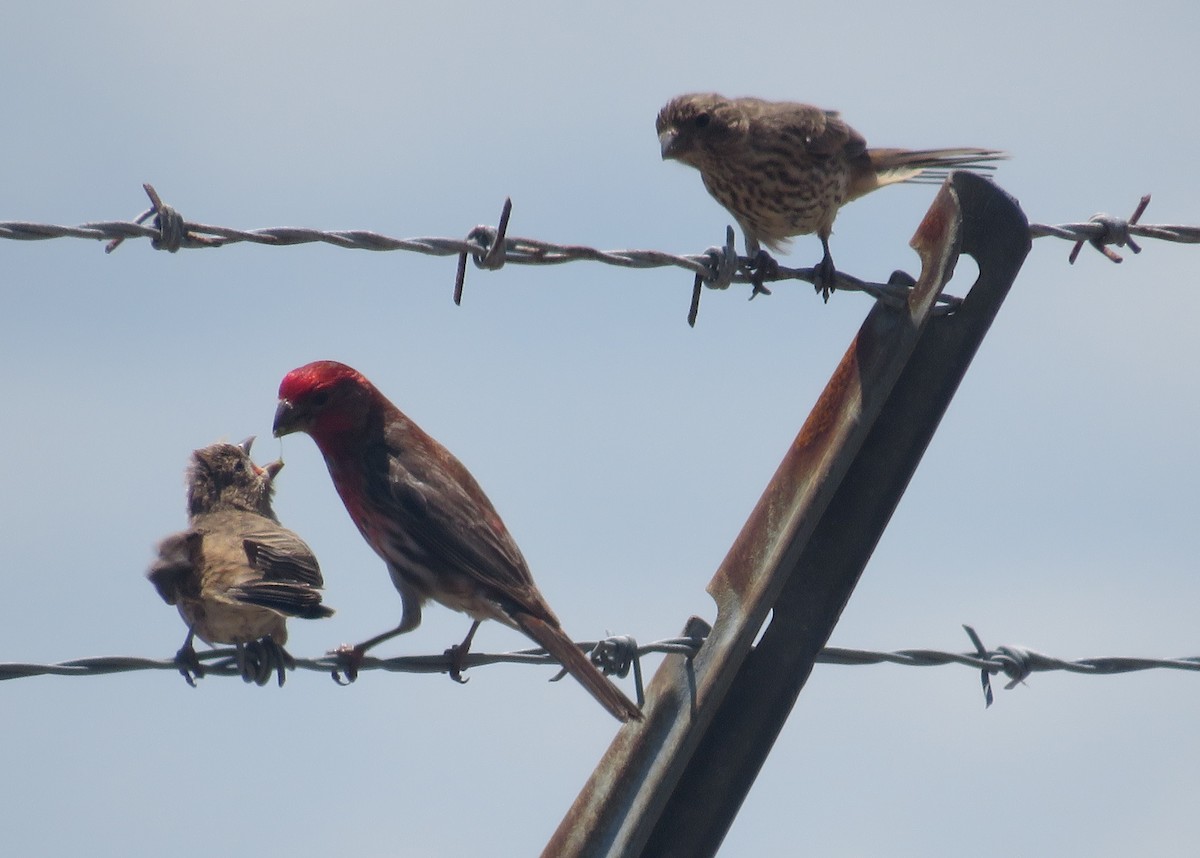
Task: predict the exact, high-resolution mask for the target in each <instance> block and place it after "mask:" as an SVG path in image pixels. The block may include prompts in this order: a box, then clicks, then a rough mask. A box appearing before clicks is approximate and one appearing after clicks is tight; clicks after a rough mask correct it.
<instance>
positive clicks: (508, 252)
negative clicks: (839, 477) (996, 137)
mask: <svg viewBox="0 0 1200 858" xmlns="http://www.w3.org/2000/svg"><path fill="white" fill-rule="evenodd" d="M143 188H144V189H145V191H146V194H147V196H148V197H149V198H150V203H151V205H150V208H149V209H148V210H146V211H144V212H142V213H141V214H140V215H139V216H138V217H137V218H135V219H134V220H133V221H100V222H94V223H85V224H81V225H79V226H73V227H71V226H56V225H53V224H44V223H29V222H25V221H4V222H0V238H6V239H10V240H15V241H43V240H47V239H52V238H86V239H92V240H97V241H108V244H107V246H106V247H105V252H108V253H111V252H112V251H113V250H115V249H116V248H117V247H119V246H120V245H121V244H122V243H123V242H124V241H126V240H127V239H131V238H148V239H150V242H151V246H152V247H154V248H155V249H157V250H167V251H169V252H171V253H174V252H176V251H178V250H180V249H195V248H202V247H207V248H214V247H224V246H225V245H227V244H237V243H240V242H250V243H253V244H265V245H272V246H277V247H282V246H292V245H297V244H312V243H323V244H330V245H333V246H334V247H342V248H347V249H356V250H373V251H408V252H412V253H422V254H426V255H429V256H457V257H458V268H457V271H456V275H455V281H454V301H455V303H460V302H461V301H462V295H463V281H464V279H465V276H466V262H467V258H468V257H470V258H471V259H472V260H473V261H474V263H475V265H476V267H478V268H482V269H485V270H493V271H494V270H496V269H499V268H501V267H503V266H504V265H506V264H513V265H561V264H563V263H567V262H580V261H589V262H599V263H602V264H604V265H613V266H617V267H620V268H639V269H647V268H664V267H672V266H673V267H676V268H681V269H683V270H685V271H688V272H690V273H692V274H693V275H694V282H693V291H692V303H691V307H690V308H689V313H688V321H689V323H690V324H695V320H696V313H697V311H698V307H699V296H700V290H701V286H707V287H708V288H711V289H726V288H728V287H729V286H730V285H731V284H735V283H736V284H755V283H757V284H758V285H757V286H756V290H755V292H753V293H752V295H751V297H753V295H754V294H757V293H758V292H762V291H765V290H763V289H762V288H761V284H762V282H764V281H765V282H777V281H784V280H801V281H805V282H807V283H813V282H814V281H815V279H816V272H815V269H813V268H787V267H784V266H779V267H778V269H777V270H774V271H772V272H771V273H770V274H768V275H767V276H765V277H764V276H763V274H762V272H759V273H758V274H757V275H756V274H755V272H754V269H753V265H752V263H753V260H751V259H749V258H746V257H740V256H738V255H737V253H736V252H735V251H734V246H733V230H732V228H728V229H727V231H726V241H725V244H724V245H723V246H721V247H710V248H708V249H707V250H705V251H704V252H703V253H699V254H682V255H681V254H673V253H667V252H665V251H661V250H598V249H596V248H594V247H588V246H585V245H579V244H558V243H555V242H549V241H541V240H539V239H533V238H520V237H512V236H509V235H508V234H507V233H508V221H509V217H510V215H511V212H512V200H511V199H509V200H506V201H505V203H504V208H503V211H502V213H501V216H500V220H499V224H498V226H496V227H492V226H488V225H480V226H476V227H474V228H473V229H471V230H470V231H469V232H468V233H467V236H466V237H465V238H462V239H456V238H435V237H423V238H393V237H391V236H387V235H383V234H381V233H377V232H372V231H369V230H332V231H330V230H320V229H309V228H304V227H271V228H266V229H253V230H242V229H233V228H230V227H224V226H215V225H212V224H205V223H198V222H195V221H189V220H186V219H185V218H184V217H183V216H182V215H181V214H180V213H179V212H178V211H177V210H175V209H174V208H172V207H171V206H168V205H166V204H165V203H164V202H163V201H162V199H161V198H160V197H159V195H158V193H157V192H156V191H155V189H154V188H153V187H152V186H151V185H148V184H147V185H143ZM1149 202H1150V196H1149V195H1148V194H1147V195H1146V196H1144V197H1142V199H1141V201H1140V202H1139V204H1138V206H1137V208H1136V210H1135V211H1134V213H1133V214H1132V215H1131V216H1130V217H1129V218H1119V217H1114V216H1113V215H1109V214H1097V215H1094V216H1093V217H1092V218H1091V219H1090V220H1088V221H1086V222H1083V223H1065V224H1058V225H1047V224H1040V223H1035V224H1030V226H1029V233H1030V237H1031V238H1061V239H1065V240H1067V241H1072V242H1074V243H1075V246H1074V248H1073V249H1072V251H1071V254H1070V257H1069V260H1070V261H1071V262H1072V263H1073V262H1074V261H1075V259H1076V257H1077V256H1078V254H1079V251H1080V249H1081V248H1082V247H1083V245H1084V244H1085V243H1086V244H1090V245H1092V246H1093V247H1094V248H1095V249H1096V250H1098V251H1099V252H1101V253H1103V254H1104V255H1105V256H1106V257H1107V258H1109V259H1110V260H1112V261H1113V262H1120V261H1121V257H1120V256H1119V255H1118V254H1117V253H1116V252H1115V251H1114V250H1113V249H1112V248H1113V247H1114V246H1115V247H1128V248H1129V249H1130V250H1131V251H1133V252H1134V253H1140V252H1141V247H1140V246H1139V245H1138V243H1137V241H1136V238H1152V239H1158V240H1161V241H1171V242H1178V243H1184V244H1196V243H1200V226H1182V225H1172V224H1155V225H1150V224H1141V223H1138V220H1139V219H1140V218H1141V215H1142V213H1143V212H1144V211H1145V209H1146V206H1147V205H1148V204H1149ZM147 221H151V223H149V224H148V223H146V222H147ZM756 278H757V279H756ZM912 283H913V281H912V278H910V277H907V275H904V274H903V273H902V272H896V274H894V275H893V276H892V279H891V280H889V282H887V283H873V282H869V281H865V280H860V279H858V278H856V277H852V276H850V275H848V274H845V273H843V272H841V271H839V272H837V279H836V288H837V289H838V290H840V291H856V292H864V293H866V294H868V295H870V296H871V297H873V298H875V299H876V300H879V301H883V302H885V303H888V304H891V305H893V306H902V305H903V304H904V302H905V301H906V300H907V296H908V291H909V288H910V287H911V285H912ZM939 302H940V306H939V308H938V312H941V313H945V312H950V311H952V310H953V309H954V308H955V307H956V306H957V305H958V304H960V303H961V299H959V298H956V297H954V296H952V295H943V296H941V297H940V298H939Z"/></svg>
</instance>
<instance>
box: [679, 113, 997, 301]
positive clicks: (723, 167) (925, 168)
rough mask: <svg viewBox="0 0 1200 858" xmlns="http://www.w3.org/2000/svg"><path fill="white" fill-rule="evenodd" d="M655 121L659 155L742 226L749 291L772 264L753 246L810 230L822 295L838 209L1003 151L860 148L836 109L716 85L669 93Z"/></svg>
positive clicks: (830, 268)
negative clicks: (693, 172) (735, 93)
mask: <svg viewBox="0 0 1200 858" xmlns="http://www.w3.org/2000/svg"><path fill="white" fill-rule="evenodd" d="M656 126H657V129H658V141H659V145H660V147H661V150H662V157H663V159H664V160H665V159H668V158H670V159H674V160H677V161H682V162H683V163H685V164H688V165H689V166H692V167H695V168H696V169H697V170H699V171H700V176H701V178H703V180H704V187H705V188H707V189H708V192H709V193H710V194H712V196H713V197H714V198H715V199H716V200H717V202H719V203H720V204H721V205H723V206H724V207H725V208H726V209H728V211H729V213H730V214H732V215H733V217H734V219H735V220H736V221H737V222H738V225H739V226H740V227H741V228H742V233H743V234H744V235H745V239H746V255H747V256H748V257H751V258H752V260H753V262H752V267H753V269H754V271H755V275H756V279H755V294H757V293H758V292H762V291H766V290H765V289H763V288H762V279H763V278H764V277H765V276H769V275H770V274H771V273H773V271H774V270H775V269H776V268H777V266H776V264H775V261H774V260H773V259H772V258H771V257H770V255H769V254H767V252H766V251H765V250H763V249H762V247H761V245H763V244H765V245H766V246H767V247H769V248H770V249H771V250H775V251H784V250H786V248H787V244H788V243H789V242H788V239H790V238H792V237H793V236H797V235H808V234H809V233H814V232H815V233H816V234H817V237H818V238H820V239H821V247H822V248H823V250H824V256H823V258H822V259H821V262H820V263H819V264H818V265H817V267H816V270H815V278H814V281H815V282H814V285H815V286H816V289H817V291H818V292H820V293H822V295H823V296H824V297H825V299H826V300H828V298H829V293H830V292H831V291H832V290H833V287H834V285H835V281H836V278H837V272H836V270H835V268H834V265H833V257H832V256H831V255H830V253H829V236H830V234H831V233H832V232H833V221H834V218H836V217H837V213H838V209H840V208H841V207H842V206H844V205H845V204H846V203H848V202H850V201H851V200H855V199H858V198H859V197H861V196H863V195H864V194H867V193H870V192H871V191H873V190H875V189H876V188H882V187H883V186H884V185H890V184H894V183H896V182H908V181H913V180H920V178H921V177H924V178H925V180H930V179H934V180H939V181H940V179H941V178H944V176H945V174H946V173H947V172H948V171H949V170H952V169H957V168H961V167H966V168H975V169H977V170H987V169H991V166H990V165H989V162H992V161H997V160H1001V159H1003V158H1005V157H1007V156H1006V155H1005V154H1004V153H1003V152H999V151H997V150H995V149H977V148H961V149H916V150H912V149H868V148H867V144H866V141H865V140H864V139H863V137H862V135H861V134H859V133H858V132H857V131H855V130H854V129H853V128H851V127H850V126H849V125H847V124H846V123H845V121H843V119H842V118H841V116H840V115H839V114H838V113H837V112H836V111H832V110H822V109H821V108H819V107H813V106H812V105H809V104H799V103H796V102H790V101H764V100H763V99H761V98H725V97H724V96H722V95H717V94H716V93H693V94H691V95H681V96H679V97H678V98H674V99H672V100H671V101H669V102H667V104H666V105H665V106H664V107H663V108H662V110H660V111H659V113H658V120H657V122H656ZM930 171H933V172H932V173H930ZM751 297H753V295H752V296H751Z"/></svg>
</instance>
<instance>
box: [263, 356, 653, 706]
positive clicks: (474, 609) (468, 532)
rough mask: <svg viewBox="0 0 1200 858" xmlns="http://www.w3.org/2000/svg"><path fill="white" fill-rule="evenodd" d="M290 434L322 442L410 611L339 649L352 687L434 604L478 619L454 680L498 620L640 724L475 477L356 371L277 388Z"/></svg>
mask: <svg viewBox="0 0 1200 858" xmlns="http://www.w3.org/2000/svg"><path fill="white" fill-rule="evenodd" d="M292 432H305V433H307V434H308V435H310V436H311V437H312V439H313V440H314V441H315V442H316V444H317V447H318V449H320V451H321V453H322V455H323V456H324V457H325V463H326V464H327V465H328V466H329V475H330V477H332V478H333V485H334V487H335V488H336V489H337V492H338V494H339V495H340V496H341V498H342V502H343V503H344V504H345V505H346V511H347V512H349V513H350V518H351V519H353V521H354V523H355V524H356V525H357V526H358V529H359V531H360V532H361V533H362V535H363V538H364V539H365V540H366V541H367V543H368V544H369V545H370V546H371V547H372V548H373V549H374V550H375V553H376V554H378V555H379V556H380V557H381V558H382V559H383V561H384V563H386V564H387V568H388V572H389V573H390V574H391V578H392V583H393V584H394V585H395V587H396V589H397V590H398V591H399V593H400V598H401V602H402V605H403V607H402V612H401V616H400V624H399V625H398V626H397V627H396V628H395V629H392V630H391V631H387V632H384V633H383V634H381V635H377V636H376V637H374V638H371V639H370V640H368V641H365V642H363V643H361V644H359V645H358V646H355V647H342V648H341V649H340V650H337V651H336V652H337V653H338V654H339V655H340V656H341V658H342V665H343V669H344V672H345V674H346V677H347V679H348V680H350V681H353V679H354V677H355V674H356V672H357V669H358V666H359V664H360V663H361V661H362V657H363V653H365V652H366V651H367V650H368V649H370V648H371V647H373V646H375V645H376V644H379V643H382V642H383V641H385V640H387V639H389V638H391V637H395V636H396V635H400V634H403V633H405V632H408V631H411V630H412V629H415V628H416V627H417V626H418V625H420V623H421V607H422V605H423V604H424V603H425V602H426V601H427V600H429V599H433V600H434V601H436V602H440V603H441V604H443V605H445V606H446V607H448V608H452V609H454V610H456V611H462V612H463V613H466V614H468V615H469V616H470V617H471V619H472V620H474V622H473V623H472V625H471V629H470V631H469V632H468V633H467V636H466V638H465V639H464V640H463V642H462V644H460V645H459V646H457V647H454V648H453V649H452V650H450V651H449V652H451V653H452V654H453V655H454V657H455V658H454V666H453V667H452V669H451V676H453V677H454V678H456V679H457V678H459V676H458V674H459V673H460V671H461V667H462V664H463V659H465V657H466V655H467V652H468V651H469V649H470V645H471V639H472V638H473V637H474V635H475V630H476V629H477V628H478V627H479V624H480V622H482V621H483V620H488V619H491V620H497V621H499V622H501V623H503V624H505V625H506V626H510V627H512V628H514V629H518V630H520V631H522V632H524V633H525V634H526V635H528V636H529V637H530V638H532V639H533V640H534V641H536V642H537V643H538V644H539V645H540V646H541V647H543V648H545V649H546V651H547V652H549V653H550V655H551V656H553V657H554V658H555V659H557V660H558V661H559V662H560V663H561V664H562V666H563V667H564V668H565V669H566V670H567V671H568V672H569V673H570V674H571V675H572V676H574V677H575V678H576V679H577V680H579V682H580V683H581V684H582V685H583V686H584V688H586V689H587V690H588V691H589V692H591V694H592V696H593V697H595V698H596V699H597V700H598V701H599V702H600V703H601V704H602V705H603V706H604V707H605V708H606V709H607V710H608V711H609V712H611V713H612V714H613V715H614V716H615V717H616V718H618V719H620V720H621V721H628V720H630V719H638V718H641V712H640V711H639V710H638V708H637V706H635V705H634V704H633V703H632V702H631V701H630V700H629V699H628V698H627V697H626V696H625V695H624V694H622V693H621V692H620V691H619V690H618V689H617V687H616V686H615V685H613V684H612V683H611V682H609V681H608V679H606V678H605V677H604V675H603V674H602V673H600V671H599V670H597V669H596V667H595V666H593V665H592V663H591V662H590V661H589V660H588V658H587V656H586V655H584V654H583V652H581V651H580V649H579V647H577V646H576V645H575V643H574V642H573V641H572V640H571V638H569V637H568V636H567V634H566V633H565V632H564V631H563V629H562V626H561V624H560V623H559V621H558V618H557V617H556V616H555V615H554V612H553V611H551V610H550V606H549V605H548V604H546V600H545V598H543V596H542V594H541V592H539V591H538V588H537V585H536V584H534V582H533V577H532V576H531V575H530V573H529V567H528V566H527V565H526V563H525V558H524V557H523V556H521V551H520V549H518V548H517V544H516V542H515V541H514V540H513V538H512V536H510V535H509V532H508V529H507V528H506V527H505V526H504V522H503V521H501V520H500V516H499V515H498V514H497V513H496V510H495V509H494V508H493V506H492V504H491V501H489V500H488V498H487V495H485V494H484V493H483V489H481V488H480V487H479V484H478V483H477V482H476V481H475V479H474V477H472V476H471V474H470V473H469V472H468V471H467V469H466V468H465V467H463V465H462V464H461V463H460V462H459V461H458V459H456V458H454V456H453V455H451V454H450V451H448V450H447V449H446V448H445V447H443V446H442V445H441V444H439V443H438V442H437V441H435V440H434V439H433V438H431V437H430V436H429V435H427V434H426V433H425V432H423V431H422V430H421V429H420V427H418V426H417V425H416V424H415V423H413V421H412V420H410V419H409V418H408V417H406V416H405V415H404V414H403V413H402V412H401V411H400V409H398V408H397V407H396V406H395V405H393V404H392V403H391V402H390V401H388V399H387V398H386V397H385V396H384V395H383V394H382V393H380V392H379V390H378V389H376V388H375V386H374V385H373V384H371V382H369V381H367V379H366V378H365V377H363V375H362V374H361V373H359V372H357V371H355V370H353V369H351V368H350V367H348V366H346V365H345V364H341V363H337V362H335V361H317V362H315V363H310V364H307V365H306V366H302V367H300V368H299V369H295V370H292V371H291V372H289V373H288V374H287V375H286V376H285V377H284V379H283V382H282V383H281V384H280V385H279V405H278V409H277V410H276V412H275V435H276V436H283V435H287V434H289V433H292ZM334 678H335V679H338V680H339V681H340V678H339V676H338V674H337V673H335V674H334Z"/></svg>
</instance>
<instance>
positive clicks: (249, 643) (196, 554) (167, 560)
mask: <svg viewBox="0 0 1200 858" xmlns="http://www.w3.org/2000/svg"><path fill="white" fill-rule="evenodd" d="M253 442H254V439H253V438H247V439H246V440H245V441H243V442H242V443H241V444H213V445H211V446H208V447H205V448H203V449H200V450H196V451H195V452H194V453H192V461H191V464H190V466H189V468H188V472H187V500H188V529H187V530H184V531H181V532H179V533H174V534H172V535H171V536H168V537H167V538H166V539H164V540H163V541H162V542H161V543H160V544H159V546H158V559H157V560H156V561H155V562H154V564H153V565H152V566H151V567H150V571H149V572H148V573H147V577H148V578H149V579H150V582H151V583H152V584H153V585H154V587H155V589H157V590H158V594H159V595H160V596H162V598H163V601H164V602H166V603H167V604H168V605H175V606H176V607H177V608H178V609H179V614H180V616H182V617H183V621H184V622H185V623H187V627H188V635H187V639H186V640H185V641H184V644H183V647H182V648H181V649H180V650H179V653H178V654H177V655H176V661H177V663H178V664H179V666H180V672H181V673H182V674H183V676H184V679H186V680H187V681H188V684H189V685H193V686H194V685H195V682H194V681H193V678H192V677H193V675H195V676H197V677H199V676H203V675H204V671H203V668H202V667H201V666H200V663H199V660H198V659H197V658H196V651H195V649H193V647H192V639H193V637H194V636H199V637H200V639H201V640H203V641H204V642H205V643H208V644H210V645H215V644H234V645H236V646H237V649H238V660H239V663H240V664H241V665H242V676H243V678H244V679H246V681H248V682H249V681H252V680H253V681H256V682H258V684H259V685H262V684H265V683H266V681H267V679H268V678H269V676H270V674H271V672H272V671H273V670H277V671H278V675H279V684H280V685H283V676H284V669H285V667H292V666H294V661H293V660H292V658H291V656H289V655H288V654H287V651H286V650H284V649H283V645H284V644H285V643H287V625H286V620H287V618H288V617H302V618H304V619H320V618H322V617H328V616H331V615H332V614H333V610H332V609H331V608H328V607H326V606H325V605H322V604H321V593H320V590H321V587H322V585H323V584H324V582H323V580H322V578H321V569H320V566H318V564H317V558H316V557H315V556H314V555H313V553H312V551H311V549H309V547H308V546H307V545H306V544H305V543H304V540H302V539H301V538H300V537H299V536H297V535H296V534H295V533H293V532H292V531H290V530H288V529H287V528H285V527H283V525H281V524H280V523H279V519H278V518H276V517H275V511H274V510H273V509H272V507H271V496H272V495H273V494H274V491H275V485H274V483H275V477H276V475H277V474H278V473H279V471H280V469H281V468H282V467H283V462H281V461H280V462H273V463H271V464H269V465H267V466H266V467H259V466H258V465H256V464H254V462H253V461H252V460H251V459H250V445H251V444H252V443H253Z"/></svg>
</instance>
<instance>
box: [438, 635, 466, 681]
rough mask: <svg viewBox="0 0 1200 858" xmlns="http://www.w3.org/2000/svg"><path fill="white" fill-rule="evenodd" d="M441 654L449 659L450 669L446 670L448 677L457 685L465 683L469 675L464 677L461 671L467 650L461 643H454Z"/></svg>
mask: <svg viewBox="0 0 1200 858" xmlns="http://www.w3.org/2000/svg"><path fill="white" fill-rule="evenodd" d="M443 655H445V656H446V657H447V658H449V659H450V669H449V670H448V671H447V673H449V674H450V678H451V679H453V680H454V681H455V682H457V683H458V684H459V685H466V684H467V682H468V681H469V680H470V677H464V676H463V675H462V672H463V662H464V661H465V660H466V657H467V650H465V649H464V648H463V647H462V645H461V644H455V645H454V646H452V647H450V648H449V649H447V650H446V651H445V652H444V653H443Z"/></svg>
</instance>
